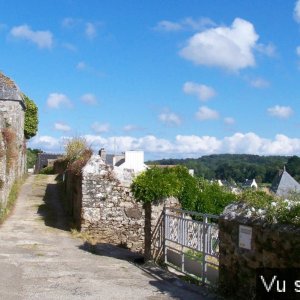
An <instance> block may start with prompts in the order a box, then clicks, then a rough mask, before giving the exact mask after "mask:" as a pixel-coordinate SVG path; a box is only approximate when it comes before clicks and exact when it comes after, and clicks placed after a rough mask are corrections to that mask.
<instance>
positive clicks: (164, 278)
mask: <svg viewBox="0 0 300 300" xmlns="http://www.w3.org/2000/svg"><path fill="white" fill-rule="evenodd" d="M79 249H81V250H83V251H87V252H90V253H92V254H94V255H100V256H106V257H113V258H115V259H120V260H125V261H128V262H129V263H130V264H133V265H135V266H136V267H137V268H139V269H140V270H142V271H143V272H145V273H146V274H147V276H148V278H149V284H150V285H152V286H155V287H156V288H157V289H158V290H159V291H160V292H161V293H163V294H168V295H170V296H171V297H174V299H179V300H186V299H190V300H193V299H197V300H204V299H221V298H220V297H218V296H216V295H215V294H213V293H212V291H210V290H209V288H208V287H207V286H198V285H195V284H190V283H188V282H186V281H183V280H182V279H180V278H179V277H178V276H176V275H175V274H173V273H171V272H169V271H167V270H165V269H163V268H161V267H159V266H158V265H157V264H155V263H154V262H152V261H147V262H145V260H144V257H143V255H141V254H139V253H135V252H132V251H130V250H128V249H124V248H121V247H120V246H116V245H112V244H107V243H98V244H95V245H93V244H91V243H89V242H85V243H84V244H82V245H80V246H79Z"/></svg>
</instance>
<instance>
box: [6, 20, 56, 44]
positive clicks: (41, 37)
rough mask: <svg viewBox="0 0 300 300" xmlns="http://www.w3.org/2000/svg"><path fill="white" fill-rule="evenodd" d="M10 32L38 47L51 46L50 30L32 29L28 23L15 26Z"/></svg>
mask: <svg viewBox="0 0 300 300" xmlns="http://www.w3.org/2000/svg"><path fill="white" fill-rule="evenodd" d="M10 34H11V35H12V36H13V37H15V38H19V39H23V40H28V41H30V42H32V43H34V44H36V45H37V46H38V47H39V48H51V47H52V46H53V35H52V33H51V32H50V31H48V30H47V31H38V30H37V31H33V30H31V28H30V27H29V26H28V25H21V26H15V27H13V28H12V29H11V31H10Z"/></svg>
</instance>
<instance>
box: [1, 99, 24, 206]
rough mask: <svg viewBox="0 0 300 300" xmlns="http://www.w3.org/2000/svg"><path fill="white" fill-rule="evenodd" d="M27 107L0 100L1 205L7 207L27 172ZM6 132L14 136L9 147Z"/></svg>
mask: <svg viewBox="0 0 300 300" xmlns="http://www.w3.org/2000/svg"><path fill="white" fill-rule="evenodd" d="M24 116H25V107H24V104H23V103H22V102H20V101H9V100H1V99H0V130H1V135H0V151H1V155H0V182H1V189H0V203H1V205H2V207H5V206H6V202H7V198H8V195H9V192H10V190H11V187H12V185H13V183H14V181H15V180H16V179H17V178H19V177H21V176H23V175H24V173H25V171H26V144H25V140H24ZM5 131H6V132H7V131H9V132H10V134H14V135H15V138H14V139H13V140H12V141H11V145H10V146H9V145H8V143H7V142H6V140H5V138H4V134H5Z"/></svg>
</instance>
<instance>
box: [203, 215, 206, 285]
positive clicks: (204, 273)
mask: <svg viewBox="0 0 300 300" xmlns="http://www.w3.org/2000/svg"><path fill="white" fill-rule="evenodd" d="M206 224H207V217H206V216H204V217H203V225H202V226H203V234H202V254H203V255H202V284H204V283H205V279H206V273H207V265H206V260H205V259H206V257H205V253H206V236H207V233H206V226H207V225H206Z"/></svg>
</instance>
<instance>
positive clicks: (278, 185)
mask: <svg viewBox="0 0 300 300" xmlns="http://www.w3.org/2000/svg"><path fill="white" fill-rule="evenodd" d="M271 190H272V191H273V192H274V193H275V194H276V195H278V196H287V194H288V193H289V192H298V193H299V192H300V184H299V183H298V182H297V181H296V180H295V179H294V178H293V177H292V176H291V175H290V174H289V173H288V172H287V171H286V170H285V168H284V170H283V171H280V172H279V174H278V175H277V176H276V177H275V179H274V181H273V184H272V187H271Z"/></svg>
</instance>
